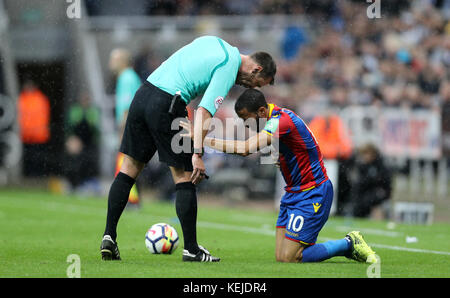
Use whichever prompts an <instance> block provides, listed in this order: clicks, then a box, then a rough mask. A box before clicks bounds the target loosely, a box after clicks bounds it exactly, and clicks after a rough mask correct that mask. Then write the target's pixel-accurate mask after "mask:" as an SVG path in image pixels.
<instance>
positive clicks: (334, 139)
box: [309, 111, 352, 159]
mask: <svg viewBox="0 0 450 298" xmlns="http://www.w3.org/2000/svg"><path fill="white" fill-rule="evenodd" d="M309 128H310V129H311V131H312V132H313V133H314V136H315V137H316V139H317V142H318V143H319V145H320V148H321V151H322V154H323V157H324V158H325V159H348V158H349V157H350V156H351V154H352V140H351V138H350V135H349V132H348V130H347V128H346V126H345V124H344V122H343V121H342V119H341V118H340V117H339V116H338V115H337V114H335V113H333V112H331V111H327V112H325V113H324V114H323V115H317V116H316V117H314V118H313V120H312V121H311V123H310V124H309Z"/></svg>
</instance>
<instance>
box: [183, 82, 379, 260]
mask: <svg viewBox="0 0 450 298" xmlns="http://www.w3.org/2000/svg"><path fill="white" fill-rule="evenodd" d="M235 112H236V113H237V115H238V116H239V118H241V119H243V120H244V123H249V122H251V121H253V123H255V124H256V127H255V128H256V131H257V133H256V134H255V135H254V136H252V137H250V138H249V139H247V140H245V141H239V140H222V139H217V138H209V137H206V138H205V140H204V145H205V146H208V147H210V148H213V149H215V150H218V151H222V152H225V153H232V154H240V155H243V156H246V155H248V154H250V153H254V152H257V151H258V150H260V149H262V148H264V147H266V146H269V145H272V146H273V147H275V148H276V149H277V151H278V154H279V159H278V163H279V167H280V170H281V173H282V175H283V178H284V180H285V182H286V187H285V191H286V192H285V194H284V196H283V197H282V199H281V203H280V213H279V216H278V220H277V232H276V251H275V255H276V260H277V261H279V262H321V261H324V260H326V259H329V258H331V257H334V256H346V257H348V258H350V259H354V260H356V261H359V262H369V263H373V262H376V256H375V252H374V251H373V250H372V249H371V248H370V247H369V246H368V245H367V243H366V242H365V241H364V239H363V237H362V235H361V234H360V232H359V231H352V232H350V233H348V234H347V235H346V236H345V237H344V238H343V239H339V240H333V241H327V242H324V243H315V242H316V240H317V236H318V234H319V232H320V230H321V229H322V227H323V226H324V224H325V222H326V221H327V219H328V215H329V213H330V208H331V204H332V201H333V185H332V183H331V181H330V180H329V179H328V176H327V172H326V169H325V167H324V164H323V161H322V153H321V152H320V148H319V146H318V144H317V141H316V140H315V138H314V136H313V134H312V133H311V131H310V130H309V128H308V127H307V125H306V124H305V123H304V122H303V120H302V119H301V118H300V117H299V116H298V115H296V114H295V113H294V112H292V111H291V110H289V109H285V108H280V107H278V106H276V105H274V104H268V103H267V102H266V100H265V97H264V94H263V93H262V92H260V91H258V90H256V89H247V90H246V91H244V92H243V93H242V94H241V95H240V96H239V98H238V99H237V101H236V104H235ZM261 119H263V120H262V121H264V120H265V121H266V122H265V126H264V128H263V129H262V130H261V131H259V122H260V120H261ZM181 125H182V127H183V128H185V129H186V130H187V131H188V133H186V134H184V136H190V137H192V128H191V125H190V123H189V122H182V123H181ZM253 126H255V125H253Z"/></svg>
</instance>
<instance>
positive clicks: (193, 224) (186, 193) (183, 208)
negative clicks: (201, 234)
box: [175, 182, 199, 254]
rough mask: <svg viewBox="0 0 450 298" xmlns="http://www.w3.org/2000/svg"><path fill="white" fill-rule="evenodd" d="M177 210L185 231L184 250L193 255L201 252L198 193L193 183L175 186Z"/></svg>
mask: <svg viewBox="0 0 450 298" xmlns="http://www.w3.org/2000/svg"><path fill="white" fill-rule="evenodd" d="M175 189H176V201H175V209H176V212H177V216H178V219H179V220H180V223H181V229H182V230H183V238H184V249H186V250H188V251H189V252H190V253H192V254H196V253H198V251H199V248H198V244H197V192H196V187H195V185H194V184H192V183H191V182H182V183H177V184H176V185H175Z"/></svg>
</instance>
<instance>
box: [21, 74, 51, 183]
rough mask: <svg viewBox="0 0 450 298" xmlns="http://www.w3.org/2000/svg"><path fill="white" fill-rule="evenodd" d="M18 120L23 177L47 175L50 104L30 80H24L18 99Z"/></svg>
mask: <svg viewBox="0 0 450 298" xmlns="http://www.w3.org/2000/svg"><path fill="white" fill-rule="evenodd" d="M18 120H19V126H20V136H21V140H22V143H23V174H24V176H42V175H45V174H47V168H46V164H47V163H46V158H47V149H48V148H47V145H48V142H49V141H50V102H49V99H48V98H47V96H45V95H44V94H43V93H42V92H41V90H39V89H38V87H37V86H36V85H35V83H34V82H33V81H31V80H26V81H25V83H24V85H23V88H22V91H21V92H20V94H19V99H18Z"/></svg>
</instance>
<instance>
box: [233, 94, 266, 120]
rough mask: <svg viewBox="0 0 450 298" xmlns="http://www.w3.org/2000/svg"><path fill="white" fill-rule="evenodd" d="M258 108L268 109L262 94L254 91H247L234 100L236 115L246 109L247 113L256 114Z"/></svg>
mask: <svg viewBox="0 0 450 298" xmlns="http://www.w3.org/2000/svg"><path fill="white" fill-rule="evenodd" d="M260 107H265V108H267V107H268V105H267V102H266V98H265V97H264V94H263V93H262V92H261V91H259V90H256V89H247V90H245V91H244V92H243V93H242V94H241V95H240V96H239V97H238V99H237V100H236V103H235V104H234V111H235V112H236V114H238V112H240V111H242V110H243V109H247V111H248V112H249V113H256V112H257V111H258V109H259V108H260Z"/></svg>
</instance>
